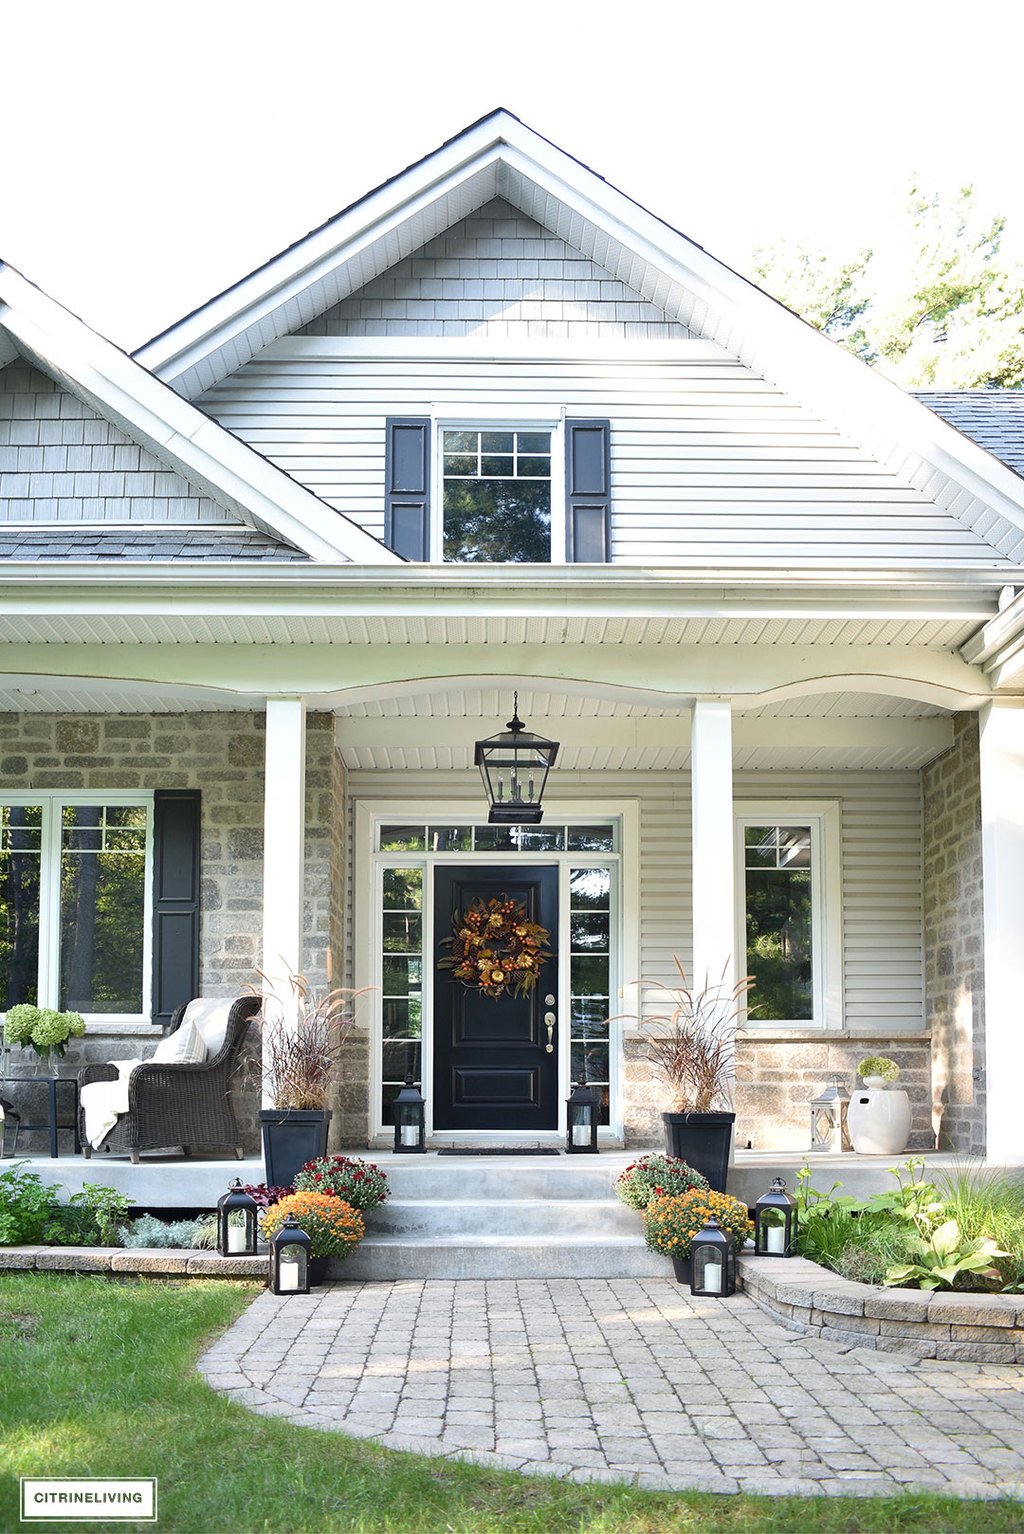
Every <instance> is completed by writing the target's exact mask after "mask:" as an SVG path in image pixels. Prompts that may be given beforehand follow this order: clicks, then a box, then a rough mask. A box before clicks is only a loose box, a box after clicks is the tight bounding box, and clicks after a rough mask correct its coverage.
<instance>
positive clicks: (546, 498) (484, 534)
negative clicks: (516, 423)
mask: <svg viewBox="0 0 1024 1534" xmlns="http://www.w3.org/2000/svg"><path fill="white" fill-rule="evenodd" d="M441 454H442V475H443V505H444V524H443V552H444V558H445V559H446V560H448V561H451V562H456V563H459V564H466V563H472V562H487V563H492V564H543V563H546V562H547V561H549V560H550V558H551V433H550V431H535V430H522V431H520V430H518V429H517V428H497V429H496V428H488V429H486V430H479V431H475V430H444V431H442V432H441Z"/></svg>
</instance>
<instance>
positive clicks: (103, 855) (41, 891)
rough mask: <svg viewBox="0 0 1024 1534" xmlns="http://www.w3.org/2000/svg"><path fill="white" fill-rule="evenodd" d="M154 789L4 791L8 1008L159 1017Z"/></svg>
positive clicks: (2, 910) (0, 877) (0, 839)
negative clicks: (154, 959) (153, 1002)
mask: <svg viewBox="0 0 1024 1534" xmlns="http://www.w3.org/2000/svg"><path fill="white" fill-rule="evenodd" d="M152 855H153V796H152V794H144V793H122V794H111V795H106V794H95V793H88V794H67V793H49V792H38V793H31V792H28V793H25V794H23V795H10V794H5V795H3V796H0V1011H6V1010H7V1008H8V1007H12V1006H15V1005H16V1004H17V1003H19V1002H25V1001H27V1002H34V1003H36V1004H37V1005H39V1006H44V1007H55V1008H57V1009H59V1010H68V1009H70V1010H73V1011H76V1012H81V1013H83V1014H84V1015H85V1016H86V1017H88V1018H92V1019H94V1020H112V1019H113V1020H119V1021H125V1022H127V1021H136V1020H141V1019H142V1018H146V1019H147V1020H148V1018H149V995H150V968H151V957H150V948H151V942H150V928H151V902H152V894H151V883H152V880H151V877H150V875H151V864H152Z"/></svg>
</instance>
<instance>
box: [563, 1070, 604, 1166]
mask: <svg viewBox="0 0 1024 1534" xmlns="http://www.w3.org/2000/svg"><path fill="white" fill-rule="evenodd" d="M565 1106H566V1110H567V1111H566V1127H565V1149H566V1151H567V1152H568V1154H569V1155H580V1154H581V1153H583V1154H587V1153H589V1154H591V1155H596V1154H597V1125H598V1120H599V1119H600V1117H601V1099H600V1097H599V1096H598V1094H597V1092H596V1091H595V1089H594V1088H593V1087H592V1086H590V1084H589V1083H588V1081H587V1078H586V1077H585V1076H584V1077H583V1078H582V1079H581V1080H580V1082H579V1084H578V1085H577V1086H575V1087H573V1089H572V1095H571V1096H570V1097H568V1098H567V1099H566V1104H565Z"/></svg>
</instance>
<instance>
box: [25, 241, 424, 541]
mask: <svg viewBox="0 0 1024 1534" xmlns="http://www.w3.org/2000/svg"><path fill="white" fill-rule="evenodd" d="M0 337H2V338H3V339H4V340H5V341H6V342H7V343H8V344H9V345H10V343H13V349H14V354H15V355H16V354H18V353H20V354H21V355H23V356H24V357H25V358H26V359H27V360H28V361H29V362H30V363H31V364H32V365H34V366H38V367H39V368H41V369H42V370H43V371H44V372H46V373H48V374H49V375H50V376H51V377H52V378H54V379H56V380H57V381H58V382H59V383H60V384H61V385H62V386H63V387H65V388H67V389H69V390H70V391H71V392H72V393H73V394H75V395H77V396H78V397H79V398H80V399H82V400H84V401H85V402H86V403H87V404H88V405H89V406H90V407H91V408H92V409H94V410H96V411H97V412H98V413H99V414H100V415H102V416H104V417H105V418H106V419H107V420H109V421H112V422H113V423H114V424H115V425H116V426H118V427H119V428H120V429H121V430H122V431H124V432H126V433H127V434H128V435H129V436H130V437H131V438H132V439H133V440H134V441H136V442H139V443H142V444H143V445H144V446H146V447H147V448H149V449H150V450H151V451H152V452H154V453H156V454H157V455H158V456H159V457H160V458H161V459H162V460H163V462H165V463H166V464H167V465H168V466H169V467H170V468H172V469H174V470H176V471H177V472H178V473H180V474H182V475H183V476H184V477H185V478H186V479H187V480H188V481H189V482H190V483H191V484H192V485H194V486H195V487H196V488H197V489H198V490H200V491H201V492H202V494H204V495H207V496H210V497H211V498H212V499H213V500H215V501H216V502H217V503H218V504H219V505H221V506H223V507H225V509H226V510H228V511H229V512H231V513H232V514H233V515H235V516H236V517H238V518H239V519H240V520H241V521H242V522H243V523H245V524H246V525H247V526H250V527H256V528H258V529H259V530H260V531H262V532H265V533H268V534H270V535H271V536H274V537H280V538H283V539H286V540H287V541H288V542H290V543H293V544H295V546H296V547H297V548H300V549H302V550H303V551H304V552H305V553H307V554H308V555H309V556H310V558H311V559H314V560H326V561H330V562H332V563H333V562H337V561H338V560H346V561H347V560H352V561H361V562H363V563H372V564H374V565H384V564H390V563H395V564H398V563H400V561H399V559H398V556H397V555H395V554H393V553H392V552H391V551H390V550H388V549H385V548H384V547H383V545H382V544H380V543H378V542H377V540H376V539H375V538H373V537H371V535H370V534H369V533H366V532H364V531H363V530H362V528H359V527H357V526H356V525H355V523H353V522H351V521H349V520H348V518H346V517H344V516H342V515H340V514H339V513H338V512H335V511H332V510H331V508H330V507H328V506H327V505H325V504H324V502H323V501H321V500H319V499H318V497H317V496H315V495H313V494H312V492H311V491H309V490H306V489H305V488H304V487H303V486H301V485H299V484H298V483H297V482H296V481H295V480H293V479H291V478H290V476H289V475H287V474H285V473H284V472H283V470H281V469H278V468H277V467H276V466H275V465H274V464H272V463H270V462H269V461H268V460H267V459H265V458H262V457H261V456H260V454H259V453H257V452H255V451H254V450H253V449H252V448H250V447H248V446H247V445H246V444H245V443H244V442H242V441H241V439H240V438H238V437H236V436H233V435H232V433H231V432H229V431H226V430H225V429H224V427H222V426H219V425H218V424H217V422H216V421H212V420H211V419H210V418H209V417H208V416H205V415H204V414H203V413H202V411H200V410H197V409H196V408H195V406H194V405H191V404H189V403H188V401H186V400H183V399H181V398H179V397H178V395H176V394H175V393H174V391H173V390H172V389H169V388H167V387H166V385H164V384H162V383H161V382H160V381H159V380H158V379H156V378H154V377H153V376H152V375H151V374H150V373H148V372H147V371H146V369H145V368H143V367H140V366H139V364H138V363H137V362H134V361H133V360H132V358H131V357H129V356H127V355H126V354H125V353H124V352H122V351H120V350H119V349H118V348H117V347H116V346H114V345H113V344H112V343H111V342H110V341H107V340H105V339H104V338H103V337H102V336H100V335H97V334H96V332H95V331H93V330H90V329H89V327H88V326H87V325H85V324H83V322H82V321H81V320H78V319H76V318H75V316H74V315H72V314H70V313H68V311H67V310H66V309H64V308H62V307H61V305H60V304H58V303H57V302H56V301H55V300H54V299H51V298H48V297H47V295H46V294H44V293H43V292H42V291H41V290H40V289H39V288H37V287H35V286H34V284H33V283H31V282H29V281H28V280H27V279H26V278H24V277H23V276H22V275H21V274H20V273H19V272H17V271H15V270H14V268H13V267H10V266H6V265H0ZM10 360H13V357H12V359H10Z"/></svg>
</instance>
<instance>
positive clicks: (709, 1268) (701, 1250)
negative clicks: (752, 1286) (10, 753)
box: [690, 1214, 736, 1299]
mask: <svg viewBox="0 0 1024 1534" xmlns="http://www.w3.org/2000/svg"><path fill="white" fill-rule="evenodd" d="M690 1274H691V1277H690V1293H691V1294H711V1295H714V1296H715V1297H716V1298H721V1299H727V1298H728V1297H729V1295H730V1294H735V1293H736V1240H735V1237H734V1236H733V1233H732V1231H731V1230H723V1229H722V1227H721V1225H719V1223H718V1221H717V1220H716V1219H715V1217H714V1215H713V1214H712V1215H709V1216H708V1222H707V1224H706V1225H705V1226H704V1229H703V1230H699V1231H698V1232H697V1234H696V1235H695V1236H694V1238H693V1245H692V1246H691V1248H690Z"/></svg>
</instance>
